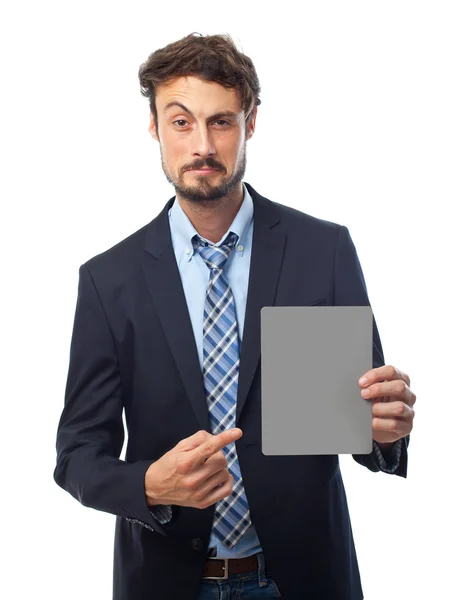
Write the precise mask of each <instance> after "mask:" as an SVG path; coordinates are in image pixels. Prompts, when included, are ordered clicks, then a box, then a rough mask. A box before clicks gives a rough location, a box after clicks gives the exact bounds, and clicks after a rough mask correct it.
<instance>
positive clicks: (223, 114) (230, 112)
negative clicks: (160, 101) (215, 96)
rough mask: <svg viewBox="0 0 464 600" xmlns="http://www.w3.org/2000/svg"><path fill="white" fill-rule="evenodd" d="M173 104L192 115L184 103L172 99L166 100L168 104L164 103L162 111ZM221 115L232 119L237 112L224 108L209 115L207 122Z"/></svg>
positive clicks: (236, 115)
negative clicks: (170, 100)
mask: <svg viewBox="0 0 464 600" xmlns="http://www.w3.org/2000/svg"><path fill="white" fill-rule="evenodd" d="M173 106H178V107H179V108H181V109H182V110H183V111H184V112H186V113H188V114H189V115H190V116H192V117H193V114H192V112H191V111H190V110H189V109H188V108H187V107H186V106H184V104H182V103H181V102H177V101H176V100H173V101H172V102H168V104H166V106H165V107H164V112H165V113H166V112H167V111H168V110H169V109H170V108H172V107H173ZM222 117H230V118H232V119H236V118H237V117H238V114H237V113H234V112H233V111H231V110H224V111H221V112H218V113H215V114H214V115H211V116H210V117H208V119H207V121H208V122H210V121H216V119H222Z"/></svg>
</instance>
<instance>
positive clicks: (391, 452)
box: [373, 438, 403, 473]
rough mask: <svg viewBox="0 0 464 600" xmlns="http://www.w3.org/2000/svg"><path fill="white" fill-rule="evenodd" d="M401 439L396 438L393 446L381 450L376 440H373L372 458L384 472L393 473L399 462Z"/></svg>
mask: <svg viewBox="0 0 464 600" xmlns="http://www.w3.org/2000/svg"><path fill="white" fill-rule="evenodd" d="M402 441H403V440H402V439H401V438H400V439H399V440H396V442H395V443H394V444H393V446H392V447H391V448H390V449H388V450H383V453H382V450H381V449H380V448H379V446H378V445H377V442H376V441H375V440H373V446H374V459H375V462H376V463H377V466H378V467H379V469H380V470H381V471H383V472H384V473H394V472H395V471H396V470H397V468H398V467H399V464H400V459H401V445H402Z"/></svg>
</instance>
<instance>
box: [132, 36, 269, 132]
mask: <svg viewBox="0 0 464 600" xmlns="http://www.w3.org/2000/svg"><path fill="white" fill-rule="evenodd" d="M188 75H193V76H196V77H199V78H201V79H203V80H205V81H214V82H216V83H219V84H220V85H222V86H223V87H225V88H234V89H236V90H237V91H238V92H239V94H240V98H241V106H242V109H243V111H244V113H245V123H246V124H248V122H249V119H250V118H251V116H252V113H253V110H254V108H255V107H256V106H259V104H261V100H260V99H259V98H258V96H259V93H260V91H261V87H260V85H259V80H258V76H257V74H256V70H255V68H254V66H253V63H252V61H251V59H250V58H248V56H245V54H243V53H242V52H239V51H238V49H237V47H236V46H235V44H234V42H233V40H232V38H231V36H230V35H228V34H224V35H205V36H204V35H201V34H200V33H197V32H194V33H190V34H189V35H187V36H185V37H183V38H182V39H180V40H178V41H176V42H172V43H171V44H168V45H167V46H165V47H164V48H160V49H159V50H156V51H155V52H153V53H152V54H150V56H149V57H148V59H147V60H146V61H145V62H144V63H143V64H142V65H141V66H140V69H139V81H140V91H141V93H142V95H143V96H145V97H146V98H148V99H149V101H150V110H151V112H152V114H153V118H154V120H155V124H156V129H157V130H158V117H157V114H156V105H155V98H156V89H157V86H159V85H161V84H163V83H168V82H170V81H172V80H174V79H176V78H178V77H186V76H188Z"/></svg>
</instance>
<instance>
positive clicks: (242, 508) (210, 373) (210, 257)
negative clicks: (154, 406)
mask: <svg viewBox="0 0 464 600" xmlns="http://www.w3.org/2000/svg"><path fill="white" fill-rule="evenodd" d="M237 239H238V236H237V235H236V234H235V233H232V232H230V233H229V235H228V236H227V239H226V240H225V242H224V244H222V245H221V246H211V245H209V244H208V242H207V241H206V240H204V239H203V238H201V237H200V236H198V235H196V236H195V237H194V238H193V239H192V244H193V247H194V248H195V250H198V251H199V253H200V256H201V257H202V259H203V260H204V261H205V263H206V264H207V265H208V267H209V268H210V269H211V271H210V277H209V283H208V289H207V291H206V299H205V310H204V313H203V318H204V320H203V377H204V383H205V391H206V400H207V403H208V409H209V416H210V422H211V430H212V433H213V434H214V435H216V434H218V433H221V432H222V431H225V430H226V429H231V428H232V427H234V426H235V414H236V405H237V388H238V374H239V363H240V339H239V333H238V326H237V318H236V314H235V304H234V297H233V294H232V290H231V288H230V285H229V283H228V281H227V278H226V276H225V274H224V273H223V267H224V265H225V263H226V261H227V259H228V258H229V254H230V252H231V251H232V248H233V247H234V246H235V244H236V242H237ZM224 454H225V457H226V459H227V468H228V470H229V472H230V473H231V474H232V475H233V477H234V486H233V488H232V493H231V494H230V496H227V497H226V498H223V499H222V500H219V502H217V503H216V507H215V513H214V521H213V532H214V534H215V535H216V536H217V537H218V538H219V539H220V540H221V541H222V542H223V543H224V544H225V545H226V546H227V547H229V548H232V547H233V546H234V545H235V544H236V543H237V541H238V540H239V539H240V537H241V536H242V535H243V534H244V533H245V531H246V530H247V529H248V528H249V527H250V525H251V521H250V511H249V508H248V500H247V498H246V495H245V489H244V487H243V481H242V475H241V473H240V467H239V464H238V459H237V452H236V449H235V443H234V442H233V443H231V444H229V445H228V446H227V447H226V448H224Z"/></svg>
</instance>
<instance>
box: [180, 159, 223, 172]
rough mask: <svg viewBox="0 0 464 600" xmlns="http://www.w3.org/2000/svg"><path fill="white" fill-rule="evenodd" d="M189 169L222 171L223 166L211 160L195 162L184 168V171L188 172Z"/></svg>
mask: <svg viewBox="0 0 464 600" xmlns="http://www.w3.org/2000/svg"><path fill="white" fill-rule="evenodd" d="M190 169H217V170H218V171H223V170H224V169H223V166H222V165H220V164H219V163H217V162H215V161H213V160H206V161H202V162H195V163H192V164H191V165H189V166H188V167H185V169H184V171H189V170H190Z"/></svg>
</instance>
